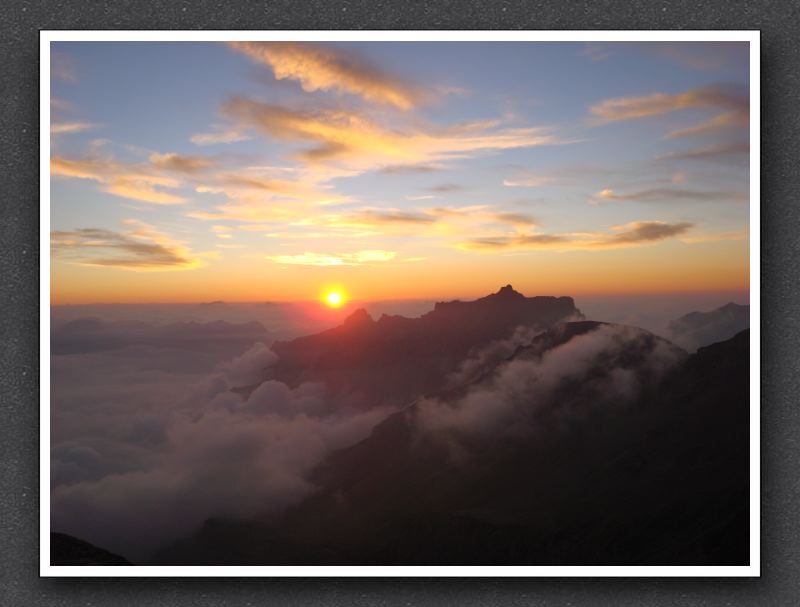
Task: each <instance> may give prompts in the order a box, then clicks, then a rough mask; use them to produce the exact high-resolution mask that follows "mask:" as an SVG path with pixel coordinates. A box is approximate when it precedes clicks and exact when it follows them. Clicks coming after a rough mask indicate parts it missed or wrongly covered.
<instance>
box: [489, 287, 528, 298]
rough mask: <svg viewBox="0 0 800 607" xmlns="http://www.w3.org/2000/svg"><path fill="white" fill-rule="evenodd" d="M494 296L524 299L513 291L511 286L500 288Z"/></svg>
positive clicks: (517, 292)
mask: <svg viewBox="0 0 800 607" xmlns="http://www.w3.org/2000/svg"><path fill="white" fill-rule="evenodd" d="M495 296H497V297H506V298H511V297H513V298H514V299H525V296H524V295H523V294H522V293H520V292H519V291H515V290H514V287H512V286H511V285H506V286H504V287H502V288H501V289H500V290H499V291H498V292H497V293H495Z"/></svg>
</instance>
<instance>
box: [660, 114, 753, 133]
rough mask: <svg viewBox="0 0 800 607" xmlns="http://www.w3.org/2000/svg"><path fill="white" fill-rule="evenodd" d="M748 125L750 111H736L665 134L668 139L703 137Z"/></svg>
mask: <svg viewBox="0 0 800 607" xmlns="http://www.w3.org/2000/svg"><path fill="white" fill-rule="evenodd" d="M749 124H750V111H749V110H736V111H733V112H726V113H724V114H719V115H717V116H714V117H713V118H712V119H711V120H708V121H707V122H702V123H700V124H696V125H694V126H690V127H685V128H682V129H677V130H674V131H671V132H669V133H667V138H668V139H674V138H676V137H689V136H694V135H705V134H708V133H715V132H717V131H724V130H727V129H731V128H735V127H741V128H747V127H748V126H749Z"/></svg>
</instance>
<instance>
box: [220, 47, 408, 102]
mask: <svg viewBox="0 0 800 607" xmlns="http://www.w3.org/2000/svg"><path fill="white" fill-rule="evenodd" d="M228 46H229V47H230V48H232V49H234V50H236V51H239V52H241V53H244V54H245V55H247V56H248V57H250V59H252V60H254V61H256V62H258V63H262V64H264V65H267V66H269V67H270V68H271V69H272V71H273V73H274V74H275V78H276V79H278V80H284V79H289V80H295V81H297V82H299V83H300V86H301V87H302V88H303V90H304V91H306V92H314V91H335V92H338V93H350V94H353V95H358V96H359V97H362V98H363V99H365V100H366V101H370V102H373V103H381V104H386V105H391V106H394V107H396V108H398V109H401V110H410V109H412V108H413V107H415V106H416V105H418V104H419V103H420V102H421V101H422V99H423V97H424V95H423V92H422V90H421V89H420V87H418V86H416V85H413V84H411V83H409V82H407V81H405V80H403V79H401V78H399V77H397V76H392V75H389V74H387V73H385V72H384V71H382V70H381V69H379V68H378V67H376V66H374V65H372V64H370V63H369V62H367V61H366V60H365V59H364V58H363V57H361V56H359V55H356V54H355V53H348V52H344V51H341V50H335V49H332V48H329V47H325V46H322V45H319V44H304V43H297V42H229V43H228Z"/></svg>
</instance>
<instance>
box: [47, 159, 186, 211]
mask: <svg viewBox="0 0 800 607" xmlns="http://www.w3.org/2000/svg"><path fill="white" fill-rule="evenodd" d="M50 174H51V175H56V176H60V177H70V178H74V179H88V180H91V181H97V182H98V183H100V184H102V187H101V189H102V190H103V191H104V192H108V193H109V194H113V195H115V196H120V197H122V198H130V199H132V200H139V201H142V202H149V203H152V204H182V203H184V202H186V201H185V199H184V198H183V197H181V196H177V195H175V194H171V193H169V192H164V191H162V190H157V189H156V187H161V188H176V187H178V186H179V185H180V182H178V181H177V180H175V179H172V178H169V177H163V176H160V175H157V174H154V173H153V172H152V168H151V167H146V166H145V167H142V166H137V165H128V164H121V163H116V162H113V161H106V160H95V159H81V160H72V159H69V158H63V157H58V156H54V157H52V158H50Z"/></svg>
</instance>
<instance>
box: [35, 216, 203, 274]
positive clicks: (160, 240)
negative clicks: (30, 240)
mask: <svg viewBox="0 0 800 607" xmlns="http://www.w3.org/2000/svg"><path fill="white" fill-rule="evenodd" d="M123 223H124V224H125V225H127V226H128V227H129V228H130V229H129V230H127V231H125V232H115V231H113V230H105V229H100V228H80V229H77V230H55V231H53V232H51V234H50V246H51V250H52V253H53V255H54V256H57V257H60V258H63V259H66V260H69V261H72V262H74V263H77V264H79V265H83V266H98V267H111V268H121V269H125V270H136V271H164V270H188V269H192V268H197V267H200V266H201V265H202V263H201V261H200V260H199V259H198V258H197V257H196V256H193V255H192V254H191V252H190V251H189V250H188V249H187V248H186V247H185V246H184V245H183V244H182V243H180V242H177V241H175V240H172V239H171V238H169V237H168V236H166V235H165V234H163V233H161V232H159V231H157V230H155V229H154V228H153V227H152V226H150V225H147V224H145V223H142V222H140V221H136V220H133V219H128V220H126V221H124V222H123Z"/></svg>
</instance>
